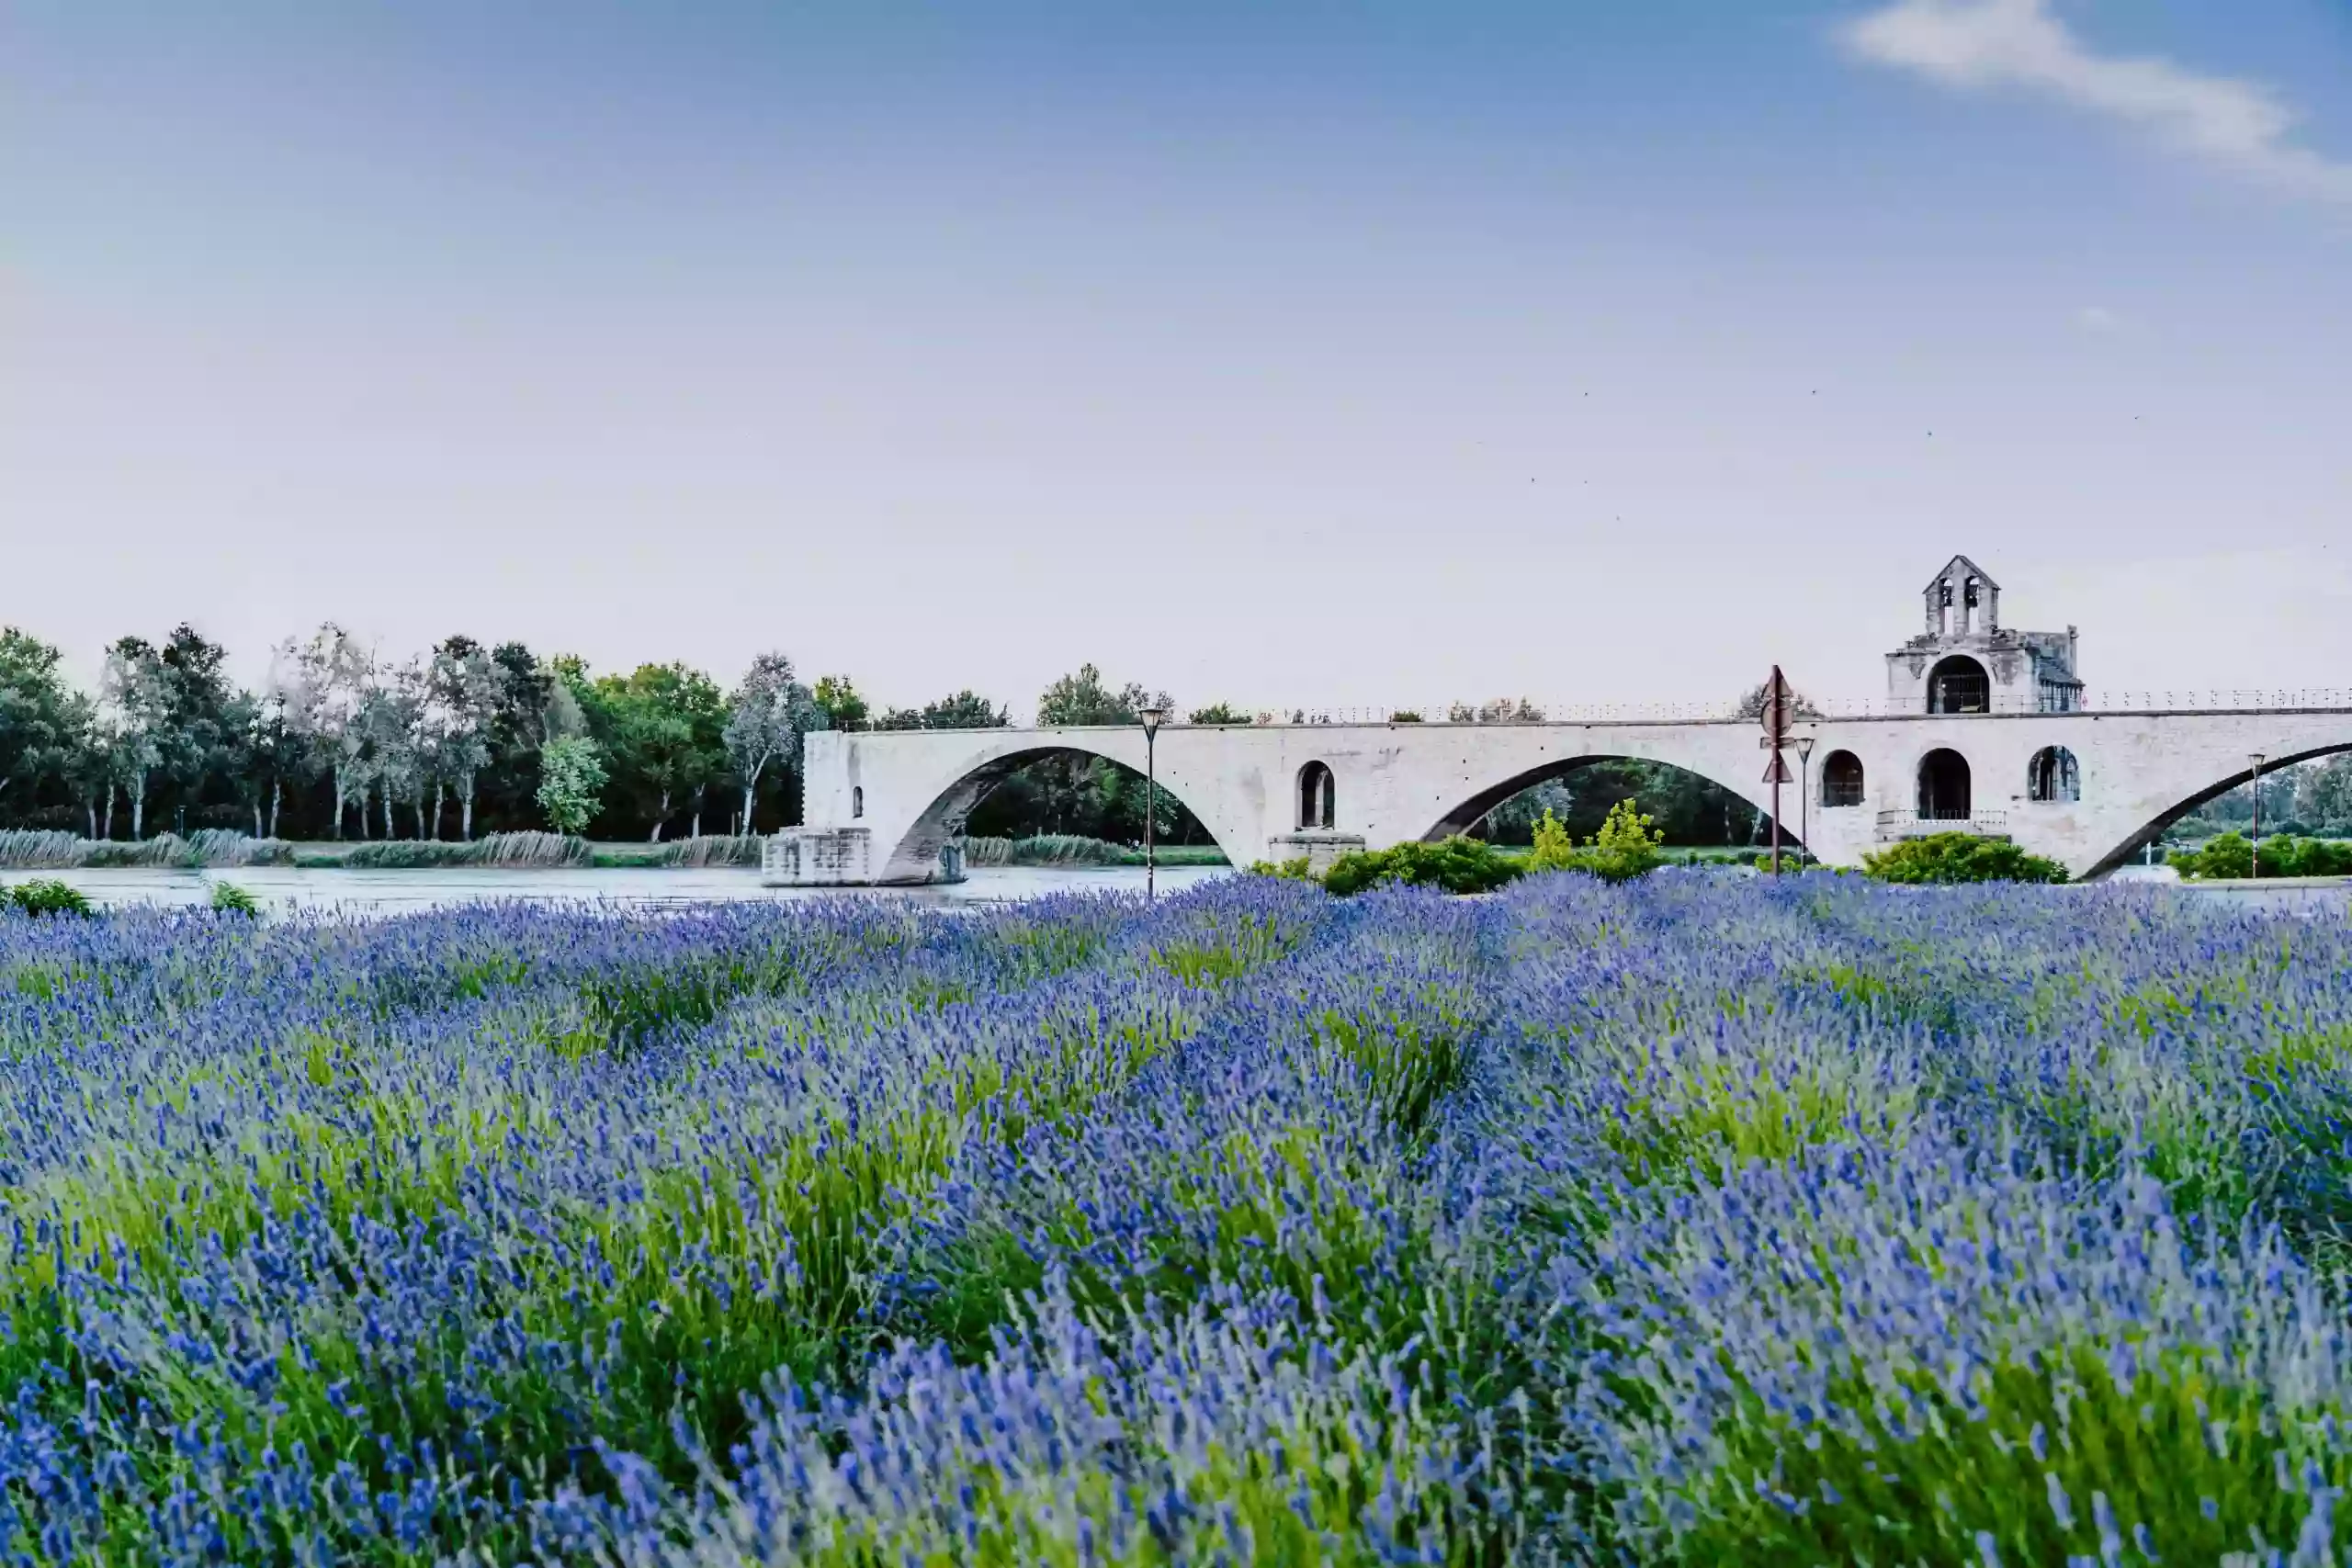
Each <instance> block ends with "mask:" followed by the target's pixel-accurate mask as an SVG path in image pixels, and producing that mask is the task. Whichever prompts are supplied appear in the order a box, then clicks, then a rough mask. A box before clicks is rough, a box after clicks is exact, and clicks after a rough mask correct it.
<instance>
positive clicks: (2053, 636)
mask: <svg viewBox="0 0 2352 1568" xmlns="http://www.w3.org/2000/svg"><path fill="white" fill-rule="evenodd" d="M1922 597H1923V598H1924V600H1925V601H1926V606H1927V613H1928V614H1927V629H1926V630H1925V631H1923V632H1921V633H1920V634H1919V635H1918V636H1917V637H1913V638H1912V639H1911V640H1910V641H1909V642H1906V643H1905V644H1904V645H1903V646H1902V647H1901V648H1898V649H1895V650H1894V652H1892V653H1890V654H1888V655H1887V656H1886V695H1887V701H1888V703H1889V705H1892V706H1893V707H1894V710H1895V711H1896V712H1898V713H1900V712H1904V711H1905V710H1908V711H1910V712H1913V713H2073V712H2075V710H2076V709H2078V708H2080V707H2081V706H2082V705H2083V682H2082V678H2081V676H2080V675H2079V674H2078V673H2077V671H2076V668H2075V651H2076V643H2077V640H2078V638H2077V634H2076V632H2075V628H2074V627H2073V626H2068V627H2067V628H2066V629H2065V630H2064V631H2063V632H2021V631H2012V630H2010V629H2009V628H2008V627H2007V626H2002V625H2001V585H2000V584H1999V583H1997V582H1996V581H1993V580H1992V578H1991V577H1990V576H1988V575H1987V574H1986V573H1985V569H1984V568H1983V567H1980V566H1978V565H1977V564H1976V563H1975V562H1974V561H1973V560H1970V559H1969V558H1967V557H1966V556H1954V557H1952V558H1951V560H1950V561H1949V562H1947V563H1946V564H1945V566H1944V569H1943V570H1941V571H1939V572H1938V573H1936V575H1935V576H1934V577H1933V578H1931V579H1929V580H1928V586H1927V588H1926V590H1925V591H1924V592H1923V595H1922Z"/></svg>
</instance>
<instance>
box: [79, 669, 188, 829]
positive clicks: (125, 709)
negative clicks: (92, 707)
mask: <svg viewBox="0 0 2352 1568" xmlns="http://www.w3.org/2000/svg"><path fill="white" fill-rule="evenodd" d="M172 686H173V681H172V671H171V668H170V666H168V665H166V664H165V663H164V660H163V659H162V657H161V656H160V655H159V654H158V653H157V652H156V650H155V649H154V647H153V645H152V644H150V643H149V642H148V641H147V640H146V639H145V638H144V637H121V638H119V639H117V641H116V642H115V644H114V646H113V647H111V648H109V649H107V661H106V670H105V672H104V674H103V675H102V676H101V678H100V680H99V682H98V709H99V714H100V723H101V725H102V727H103V732H104V734H105V736H106V743H107V756H108V758H109V760H110V761H112V763H113V779H114V783H115V784H119V786H120V787H121V789H122V790H123V792H124V794H125V795H127V796H128V797H129V798H130V836H131V837H132V838H133V839H143V838H145V837H146V836H147V788H148V784H149V783H150V782H151V781H152V780H153V778H154V776H155V774H156V773H158V772H159V771H161V770H162V769H163V768H164V766H165V764H166V761H167V760H168V759H169V758H170V756H171V755H172V752H173V750H174V743H175V735H174V733H173V729H172V708H173V691H172ZM107 806H108V807H109V809H108V811H107V817H108V818H109V825H111V818H112V817H113V811H112V809H111V807H112V806H113V792H112V790H111V788H110V789H109V790H108V793H107Z"/></svg>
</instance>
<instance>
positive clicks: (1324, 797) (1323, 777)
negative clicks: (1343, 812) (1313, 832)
mask: <svg viewBox="0 0 2352 1568" xmlns="http://www.w3.org/2000/svg"><path fill="white" fill-rule="evenodd" d="M1339 819H1340V812H1339V791H1338V789H1337V787H1336V786H1335V785H1334V784H1333V782H1332V778H1331V770H1330V769H1329V768H1327V767H1325V766H1324V765H1323V764H1322V763H1320V762H1309V763H1307V764H1306V766H1305V767H1303V768H1301V769H1299V770H1298V825H1299V827H1301V828H1303V829H1317V828H1329V827H1333V826H1335V825H1337V823H1338V822H1339Z"/></svg>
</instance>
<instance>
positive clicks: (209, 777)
mask: <svg viewBox="0 0 2352 1568" xmlns="http://www.w3.org/2000/svg"><path fill="white" fill-rule="evenodd" d="M156 657H157V659H159V660H161V661H162V663H163V665H164V670H165V671H166V672H167V675H168V681H167V683H166V688H165V689H166V694H167V698H168V704H167V712H166V717H165V721H164V744H163V767H162V781H161V782H162V784H163V789H162V791H161V792H160V793H159V798H158V800H157V805H158V806H159V807H166V808H168V809H169V810H170V812H171V814H172V826H173V829H174V830H175V831H177V832H180V833H183V834H185V833H186V832H187V829H188V819H189V817H190V814H191V813H193V814H195V816H196V818H197V820H198V822H199V823H201V822H202V821H203V820H204V818H205V813H206V811H207V810H208V808H209V807H213V806H216V805H217V806H219V807H224V808H228V807H231V806H232V802H234V801H235V800H236V798H237V784H238V780H237V773H238V770H239V767H240V766H241V764H242V761H243V759H242V757H241V755H240V750H241V748H240V744H239V743H240V741H241V739H243V736H242V728H243V727H242V725H241V723H240V716H239V715H238V714H237V713H235V712H234V711H232V710H233V708H234V707H235V704H236V698H237V695H238V693H237V690H236V687H235V686H234V685H233V684H232V682H230V680H229V677H228V674H227V671H226V668H225V667H226V665H227V663H228V658H229V650H228V649H225V648H223V647H221V646H220V644H219V643H217V642H214V641H212V640H211V639H210V638H209V637H205V636H204V635H203V634H202V633H200V632H198V630H197V629H196V628H195V627H194V626H190V625H189V624H188V623H187V622H186V621H183V622H181V623H180V624H179V625H178V626H174V627H173V628H172V633H171V635H170V636H169V637H165V638H164V642H163V645H162V647H160V648H158V649H156Z"/></svg>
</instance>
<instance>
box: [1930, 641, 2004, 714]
mask: <svg viewBox="0 0 2352 1568" xmlns="http://www.w3.org/2000/svg"><path fill="white" fill-rule="evenodd" d="M1992 711H1993V680H1992V677H1991V676H1989V675H1987V674H1985V666H1983V665H1982V664H1979V663H1977V662H1976V660H1973V659H1971V658H1969V657H1967V656H1966V655H1965V654H1959V653H1955V654H1953V655H1952V656H1951V658H1950V659H1947V660H1942V661H1941V662H1939V663H1938V664H1937V666H1936V667H1935V668H1934V669H1933V670H1930V671H1928V712H1929V713H1991V712H1992Z"/></svg>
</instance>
